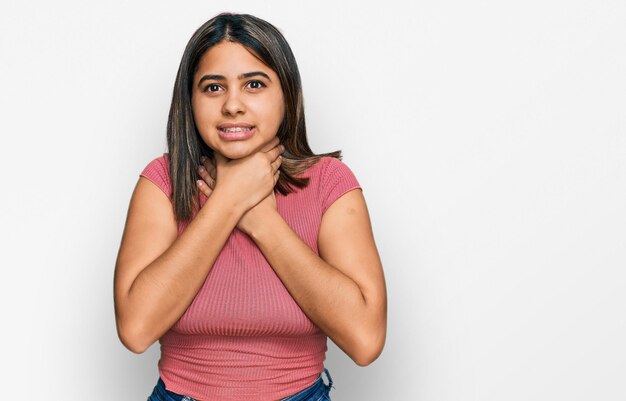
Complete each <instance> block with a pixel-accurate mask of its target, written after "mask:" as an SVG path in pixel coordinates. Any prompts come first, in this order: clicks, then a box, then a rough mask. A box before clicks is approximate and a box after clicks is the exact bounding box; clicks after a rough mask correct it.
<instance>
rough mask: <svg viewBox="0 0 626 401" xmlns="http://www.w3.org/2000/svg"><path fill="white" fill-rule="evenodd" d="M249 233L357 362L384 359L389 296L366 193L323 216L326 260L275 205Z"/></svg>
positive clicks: (321, 243) (347, 197) (349, 196)
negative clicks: (305, 241) (302, 238)
mask: <svg viewBox="0 0 626 401" xmlns="http://www.w3.org/2000/svg"><path fill="white" fill-rule="evenodd" d="M249 235H250V236H251V237H252V238H253V240H254V241H255V243H256V244H257V246H258V247H259V249H260V250H261V251H262V252H263V254H264V255H265V258H266V259H267V261H268V262H269V264H270V265H271V266H272V268H273V269H274V271H276V274H277V275H278V276H279V277H280V279H281V280H282V282H283V284H284V285H285V287H286V288H287V290H288V291H289V293H290V294H291V296H292V297H293V298H294V299H295V301H296V302H297V303H298V305H299V306H300V307H301V308H302V310H303V311H304V313H305V314H306V315H307V316H308V317H309V319H311V320H312V321H313V322H314V323H315V324H316V325H317V326H318V327H319V328H320V329H322V330H323V331H324V332H325V333H326V334H327V335H328V336H329V337H330V338H331V339H332V340H333V342H334V343H335V344H337V346H338V347H340V348H341V349H342V350H343V351H344V352H345V353H346V354H347V355H348V356H349V357H350V358H351V359H352V360H353V361H354V362H355V363H356V364H358V365H360V366H365V365H368V364H370V363H371V362H373V361H374V360H375V359H376V358H377V357H378V356H379V355H380V353H381V352H382V349H383V346H384V344H385V337H386V331H387V295H386V289H385V278H384V274H383V269H382V264H381V261H380V258H379V255H378V251H377V250H376V244H375V242H374V236H373V233H372V228H371V223H370V219H369V214H368V211H367V206H366V204H365V199H364V198H363V194H362V191H361V190H357V189H355V190H351V191H349V192H347V193H346V194H344V195H342V196H341V197H339V198H338V199H337V200H336V201H335V202H334V203H333V204H332V205H331V206H330V207H329V208H328V209H327V210H326V212H325V213H324V215H323V216H322V222H321V227H320V232H319V237H318V249H319V253H320V257H318V256H317V255H316V254H315V253H314V252H313V251H312V250H311V249H310V248H309V247H308V246H307V245H306V244H305V243H304V242H303V241H302V240H301V239H300V237H298V235H297V234H296V233H294V232H293V230H292V229H291V228H290V227H289V225H287V223H286V222H285V221H284V220H283V218H282V217H281V216H280V214H278V212H277V211H276V209H275V208H272V207H265V208H264V209H263V213H258V214H257V215H256V217H255V221H254V226H253V228H250V229H249Z"/></svg>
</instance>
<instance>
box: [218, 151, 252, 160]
mask: <svg viewBox="0 0 626 401" xmlns="http://www.w3.org/2000/svg"><path fill="white" fill-rule="evenodd" d="M217 152H218V153H219V154H221V155H222V156H224V157H225V158H227V159H230V160H235V159H243V158H244V157H246V156H248V155H249V154H250V153H252V152H250V150H249V149H225V150H223V149H220V150H217Z"/></svg>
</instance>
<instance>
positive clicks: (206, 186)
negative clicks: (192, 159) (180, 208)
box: [198, 158, 277, 235]
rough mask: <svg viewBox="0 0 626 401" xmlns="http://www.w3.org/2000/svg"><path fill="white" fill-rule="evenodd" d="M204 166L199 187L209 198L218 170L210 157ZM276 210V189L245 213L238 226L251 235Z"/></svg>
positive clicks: (205, 159) (203, 163)
mask: <svg viewBox="0 0 626 401" xmlns="http://www.w3.org/2000/svg"><path fill="white" fill-rule="evenodd" d="M202 166H203V167H204V169H200V170H199V171H198V174H200V177H201V178H202V180H198V188H199V189H200V191H201V192H202V193H203V194H204V195H205V196H206V197H207V198H208V197H209V196H211V194H212V193H213V189H214V188H215V181H216V177H217V171H216V167H215V165H214V162H213V160H211V159H209V158H204V160H203V162H202ZM276 211H277V207H276V195H275V191H272V192H271V193H270V194H269V195H268V196H266V197H265V199H263V200H262V201H261V202H259V203H258V204H257V205H256V206H254V207H252V208H251V209H248V211H247V212H246V213H244V214H243V216H242V217H241V219H239V222H238V223H237V228H238V229H239V230H241V231H243V232H244V233H246V234H248V235H250V233H251V232H252V230H253V229H254V227H255V226H256V225H258V224H261V221H262V219H263V217H264V216H266V215H267V213H271V212H276Z"/></svg>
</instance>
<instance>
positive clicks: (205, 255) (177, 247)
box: [118, 192, 242, 353]
mask: <svg viewBox="0 0 626 401" xmlns="http://www.w3.org/2000/svg"><path fill="white" fill-rule="evenodd" d="M241 214H242V213H241V212H240V211H239V209H238V208H236V207H235V205H231V204H229V203H228V199H227V198H225V197H221V196H220V195H219V194H218V193H217V192H216V193H214V194H213V195H212V196H211V197H209V199H208V200H207V201H206V203H205V204H204V206H203V207H202V208H201V209H200V211H199V212H198V214H197V215H196V217H195V218H194V219H193V220H192V221H191V222H190V223H189V225H188V226H187V228H186V229H185V231H184V232H183V233H182V234H181V235H180V236H179V237H178V238H177V239H176V240H175V241H174V242H173V243H172V245H171V246H170V247H169V248H168V249H167V250H166V251H165V252H163V254H161V255H160V256H159V257H158V258H156V259H155V260H154V261H153V262H152V263H150V264H149V265H147V266H146V267H145V268H144V269H143V270H142V271H141V273H139V274H138V275H137V277H136V278H135V280H134V281H133V283H132V285H131V286H130V288H129V290H128V292H127V293H126V294H125V296H124V299H123V302H121V303H120V305H121V306H123V308H121V310H120V311H119V313H118V314H119V319H118V320H119V326H120V330H119V331H120V337H121V338H122V341H123V342H124V344H125V345H126V346H127V347H128V348H129V349H131V350H132V351H134V352H138V353H140V352H143V351H144V350H145V349H147V348H148V347H149V346H150V345H151V344H152V343H154V341H156V340H157V339H159V338H160V337H161V336H162V335H163V334H164V333H165V332H167V330H169V328H170V327H172V326H173V325H174V324H175V323H176V321H177V320H178V319H179V318H180V317H181V316H182V315H183V314H184V312H185V310H186V309H187V307H189V305H190V304H191V303H192V301H193V299H194V297H195V296H196V294H197V293H198V291H199V290H200V288H201V287H202V284H203V283H204V281H205V279H206V277H207V275H208V274H209V272H210V270H211V268H212V266H213V263H214V262H215V260H216V259H217V256H218V255H219V253H220V251H221V250H222V248H223V247H224V244H225V243H226V241H227V239H228V237H229V235H230V234H231V232H232V231H233V229H234V228H235V226H236V224H237V222H238V221H239V219H240V217H241Z"/></svg>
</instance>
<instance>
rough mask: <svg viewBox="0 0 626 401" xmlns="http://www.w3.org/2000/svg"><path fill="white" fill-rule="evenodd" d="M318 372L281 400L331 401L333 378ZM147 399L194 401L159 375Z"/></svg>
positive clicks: (156, 400) (150, 400)
mask: <svg viewBox="0 0 626 401" xmlns="http://www.w3.org/2000/svg"><path fill="white" fill-rule="evenodd" d="M322 373H326V377H327V378H328V384H326V383H324V380H323V379H322ZM322 373H320V376H319V377H318V378H317V380H316V381H315V383H313V384H312V385H310V386H309V387H307V388H305V389H304V390H302V391H299V392H297V393H295V394H293V395H290V396H289V397H286V398H281V401H331V400H330V396H329V395H328V394H329V393H330V388H331V387H333V379H332V377H330V373H329V372H328V369H326V368H324V370H323V371H322ZM147 401H195V400H194V399H193V398H191V397H189V396H188V395H182V394H176V393H174V392H172V391H169V390H167V389H166V388H165V383H163V380H162V379H161V378H160V377H159V380H158V382H157V385H156V386H155V387H154V390H152V394H150V397H148V400H147Z"/></svg>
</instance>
